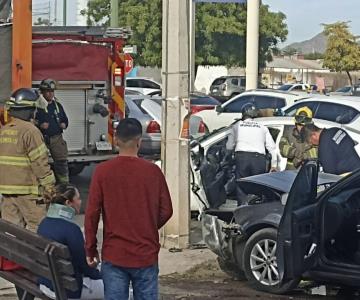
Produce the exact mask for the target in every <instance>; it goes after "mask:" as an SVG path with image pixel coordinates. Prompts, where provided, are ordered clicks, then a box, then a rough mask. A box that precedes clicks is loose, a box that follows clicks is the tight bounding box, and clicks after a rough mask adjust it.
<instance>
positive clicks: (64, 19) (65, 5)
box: [63, 0, 67, 26]
mask: <svg viewBox="0 0 360 300" xmlns="http://www.w3.org/2000/svg"><path fill="white" fill-rule="evenodd" d="M66 1H67V0H63V25H64V26H66V18H67V17H66V11H67V3H66Z"/></svg>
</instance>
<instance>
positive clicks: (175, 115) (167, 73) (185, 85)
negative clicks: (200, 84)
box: [161, 0, 191, 248]
mask: <svg viewBox="0 0 360 300" xmlns="http://www.w3.org/2000/svg"><path fill="white" fill-rule="evenodd" d="M190 3H191V0H163V20H162V22H163V23H162V30H163V33H162V87H163V90H162V93H163V96H164V98H165V103H164V105H163V118H162V120H164V121H163V122H162V128H161V130H162V143H161V146H162V147H161V148H162V150H161V151H162V153H161V158H162V169H163V172H164V174H165V176H166V180H167V182H168V185H169V189H170V194H171V198H172V203H173V210H174V214H173V216H172V218H171V219H170V221H169V222H168V223H167V224H166V226H165V228H164V229H163V231H162V237H163V246H165V247H167V248H170V247H177V248H185V247H187V246H188V244H189V228H190V200H189V198H190V189H189V186H190V184H189V142H188V141H187V140H182V139H180V131H181V129H182V126H181V124H182V122H183V119H184V116H185V115H186V113H187V112H186V110H185V108H184V100H188V98H189V42H190V41H189V40H190V37H189V8H190Z"/></svg>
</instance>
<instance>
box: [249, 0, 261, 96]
mask: <svg viewBox="0 0 360 300" xmlns="http://www.w3.org/2000/svg"><path fill="white" fill-rule="evenodd" d="M259 11H260V0H248V1H247V30H246V89H247V90H250V89H256V88H257V83H258V73H259Z"/></svg>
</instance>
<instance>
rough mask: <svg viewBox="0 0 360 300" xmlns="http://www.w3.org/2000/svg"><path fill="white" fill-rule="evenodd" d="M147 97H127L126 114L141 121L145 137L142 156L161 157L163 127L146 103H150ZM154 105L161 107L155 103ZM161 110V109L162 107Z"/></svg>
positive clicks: (143, 138) (142, 144) (142, 143)
mask: <svg viewBox="0 0 360 300" xmlns="http://www.w3.org/2000/svg"><path fill="white" fill-rule="evenodd" d="M149 99H150V97H147V96H136V95H134V96H129V95H128V96H125V103H126V107H125V114H126V117H129V118H136V119H137V120H139V121H140V123H141V125H142V128H143V136H142V142H141V148H140V152H139V153H140V155H144V156H159V155H160V152H161V150H160V149H161V126H160V124H161V123H160V122H159V121H158V120H156V119H155V118H154V117H153V116H152V113H151V111H150V109H149V108H148V106H147V105H144V103H146V102H149V101H150V100H149ZM151 103H153V105H155V106H159V104H158V103H156V102H155V101H151ZM160 110H161V107H160Z"/></svg>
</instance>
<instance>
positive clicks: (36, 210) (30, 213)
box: [1, 195, 46, 232]
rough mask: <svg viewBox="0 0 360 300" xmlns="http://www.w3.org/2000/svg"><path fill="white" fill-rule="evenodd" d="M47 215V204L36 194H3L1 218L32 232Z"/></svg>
mask: <svg viewBox="0 0 360 300" xmlns="http://www.w3.org/2000/svg"><path fill="white" fill-rule="evenodd" d="M45 216H46V204H44V203H43V202H42V203H39V198H38V197H37V196H35V195H3V197H2V202H1V218H2V219H4V220H6V221H9V222H10V223H13V224H16V225H18V226H21V227H24V228H26V229H28V230H30V231H32V232H36V231H37V228H38V226H39V224H40V222H41V221H42V219H43V218H45Z"/></svg>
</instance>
